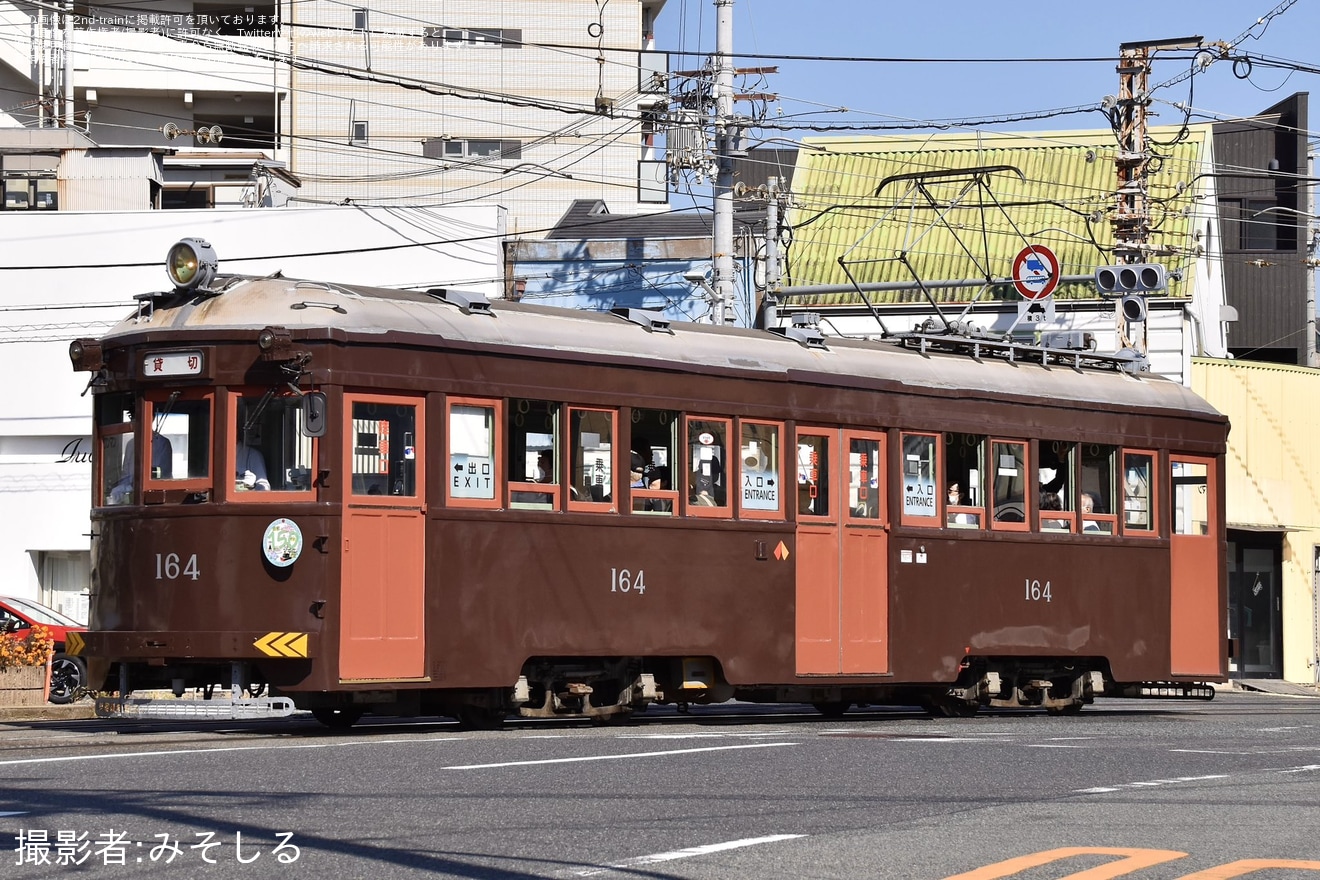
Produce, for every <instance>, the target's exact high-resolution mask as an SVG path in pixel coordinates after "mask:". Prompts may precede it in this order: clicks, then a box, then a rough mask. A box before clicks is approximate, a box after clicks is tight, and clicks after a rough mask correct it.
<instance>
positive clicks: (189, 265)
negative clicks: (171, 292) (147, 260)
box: [165, 238, 217, 291]
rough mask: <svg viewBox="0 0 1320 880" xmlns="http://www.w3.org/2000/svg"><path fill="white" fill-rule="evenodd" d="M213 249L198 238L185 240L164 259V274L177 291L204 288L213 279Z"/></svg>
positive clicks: (214, 263) (214, 260)
mask: <svg viewBox="0 0 1320 880" xmlns="http://www.w3.org/2000/svg"><path fill="white" fill-rule="evenodd" d="M216 266H217V263H216V259H215V249H214V248H212V247H211V245H210V244H208V243H207V242H205V241H203V240H202V239H200V238H185V239H183V240H181V241H180V242H179V243H178V244H176V245H174V247H172V248H170V252H169V255H168V256H166V257H165V274H166V275H169V276H170V282H171V283H173V284H174V289H175V290H178V291H188V290H196V289H197V288H199V287H200V288H205V287H206V286H207V285H209V284H210V283H211V279H213V278H215V272H216Z"/></svg>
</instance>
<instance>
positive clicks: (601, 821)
mask: <svg viewBox="0 0 1320 880" xmlns="http://www.w3.org/2000/svg"><path fill="white" fill-rule="evenodd" d="M0 778H3V779H4V780H5V781H4V783H3V784H0V840H4V841H5V843H4V845H3V847H0V848H3V849H5V850H7V852H6V853H0V877H6V878H7V877H24V878H26V877H61V876H70V877H71V876H81V877H93V878H94V877H102V876H104V877H116V878H118V877H145V876H152V877H155V876H172V877H194V876H202V875H205V876H212V877H231V876H232V877H238V876H241V877H298V876H304V877H306V876H318V877H325V878H358V877H360V878H382V877H383V878H393V877H423V876H447V877H465V878H525V877H545V878H563V880H567V878H575V877H601V878H611V877H639V876H640V877H648V878H662V877H663V878H667V877H674V878H700V880H705V878H730V877H754V878H780V877H783V878H903V880H945V878H952V877H959V878H961V880H990V878H994V877H1014V878H1022V880H1053V878H1063V877H1070V878H1084V880H1102V878H1109V877H1133V878H1138V880H1158V878H1169V880H1172V878H1182V880H1211V878H1228V877H1237V876H1248V875H1254V876H1256V877H1259V878H1262V880H1294V878H1307V880H1317V878H1320V699H1315V698H1289V697H1279V696H1270V695H1264V694H1243V693H1237V692H1231V693H1224V694H1220V696H1219V697H1217V698H1216V699H1215V700H1214V701H1213V702H1210V703H1177V702H1153V701H1144V702H1142V701H1127V700H1106V701H1102V702H1100V703H1098V704H1097V705H1096V706H1093V707H1089V708H1088V709H1087V710H1086V711H1084V712H1083V713H1082V714H1081V715H1079V716H1076V717H1050V716H1046V715H1044V714H1042V713H1034V712H1017V713H998V712H988V713H982V714H981V715H979V716H977V717H975V718H969V719H938V720H936V719H929V718H926V717H925V716H923V715H921V714H918V713H916V712H906V711H876V712H866V711H856V710H854V711H853V712H850V713H849V714H848V715H847V716H845V718H843V719H840V720H826V719H822V718H820V717H819V716H816V715H815V714H814V713H813V712H812V711H811V710H810V709H802V708H800V707H793V708H789V709H777V710H770V709H761V708H758V707H745V706H735V707H732V708H731V709H721V708H719V707H712V708H699V709H694V711H693V713H692V714H691V715H686V716H684V715H679V714H677V713H676V712H674V711H672V710H663V709H662V710H653V711H652V712H648V713H647V714H646V715H644V716H642V718H641V719H639V720H638V721H637V722H635V723H632V724H629V725H627V726H622V727H592V726H590V725H586V724H579V723H561V724H556V723H546V722H529V723H514V724H509V725H507V726H506V728H505V729H504V730H501V731H496V732H489V733H472V732H466V731H461V730H459V729H458V727H457V726H456V725H454V724H452V723H447V722H408V721H402V722H400V721H388V720H380V721H375V722H369V723H366V724H364V725H361V726H359V727H358V728H355V729H354V730H353V731H352V732H350V733H347V734H343V733H338V732H330V731H327V730H324V729H322V728H321V727H320V726H319V725H317V724H316V722H314V721H312V720H311V719H310V718H305V717H298V718H295V719H292V720H288V721H283V722H261V723H229V724H224V723H215V722H212V723H206V724H196V723H194V724H179V725H176V726H174V727H171V726H169V725H167V724H165V723H161V722H151V723H136V724H132V725H120V726H116V725H114V724H111V723H109V722H104V721H95V720H89V721H65V722H43V723H31V724H9V725H5V726H4V727H3V728H0ZM212 863H213V864H212Z"/></svg>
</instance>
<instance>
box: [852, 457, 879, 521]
mask: <svg viewBox="0 0 1320 880" xmlns="http://www.w3.org/2000/svg"><path fill="white" fill-rule="evenodd" d="M883 466H884V461H882V460H881V457H880V440H879V439H878V438H875V437H851V438H849V440H848V509H849V511H850V515H851V516H854V517H857V518H859V519H871V520H879V519H880V501H881V499H880V468H881V467H883Z"/></svg>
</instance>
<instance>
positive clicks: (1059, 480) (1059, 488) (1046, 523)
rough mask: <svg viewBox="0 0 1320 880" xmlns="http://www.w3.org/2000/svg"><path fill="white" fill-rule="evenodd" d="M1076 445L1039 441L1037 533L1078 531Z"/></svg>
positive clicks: (1061, 441) (1064, 442)
mask: <svg viewBox="0 0 1320 880" xmlns="http://www.w3.org/2000/svg"><path fill="white" fill-rule="evenodd" d="M1076 462H1077V444H1076V443H1068V442H1066V441H1063V440H1042V441H1040V454H1039V462H1038V463H1037V465H1036V476H1037V481H1038V484H1039V487H1040V530H1041V531H1042V532H1073V531H1076V528H1077V517H1076V511H1077V489H1076V486H1075V485H1074V483H1075V482H1076Z"/></svg>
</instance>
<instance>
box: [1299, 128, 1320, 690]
mask: <svg viewBox="0 0 1320 880" xmlns="http://www.w3.org/2000/svg"><path fill="white" fill-rule="evenodd" d="M1314 175H1315V154H1314V153H1308V154H1307V156H1306V182H1305V183H1303V184H1302V210H1304V211H1305V212H1306V214H1307V225H1306V365H1307V366H1308V367H1320V357H1318V356H1317V355H1316V346H1315V333H1316V326H1315V270H1316V266H1317V265H1318V263H1317V260H1316V258H1317V257H1320V253H1317V252H1316V244H1317V241H1316V239H1317V238H1318V237H1320V228H1318V227H1317V226H1316V219H1317V218H1316V216H1315V183H1313V178H1314ZM1316 675H1317V676H1320V670H1317V672H1316ZM1317 681H1320V678H1317Z"/></svg>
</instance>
